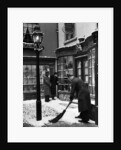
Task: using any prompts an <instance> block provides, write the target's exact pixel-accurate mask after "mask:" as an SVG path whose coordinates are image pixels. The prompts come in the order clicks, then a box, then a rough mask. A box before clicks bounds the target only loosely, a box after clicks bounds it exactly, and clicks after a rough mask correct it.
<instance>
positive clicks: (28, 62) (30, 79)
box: [23, 56, 55, 100]
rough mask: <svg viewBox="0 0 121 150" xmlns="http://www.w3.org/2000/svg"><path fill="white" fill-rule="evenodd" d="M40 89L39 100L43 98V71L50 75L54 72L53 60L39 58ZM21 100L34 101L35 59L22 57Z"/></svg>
mask: <svg viewBox="0 0 121 150" xmlns="http://www.w3.org/2000/svg"><path fill="white" fill-rule="evenodd" d="M39 68H40V69H39V70H40V89H41V92H40V93H41V98H44V87H43V77H44V75H45V71H49V72H50V75H52V74H53V73H54V71H55V58H42V57H40V65H39ZM23 99H24V100H30V99H36V57H35V56H24V57H23Z"/></svg>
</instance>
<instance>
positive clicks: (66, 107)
mask: <svg viewBox="0 0 121 150" xmlns="http://www.w3.org/2000/svg"><path fill="white" fill-rule="evenodd" d="M71 103H72V102H69V104H68V105H67V106H66V108H65V110H66V109H67V108H68V107H69V105H70V104H71Z"/></svg>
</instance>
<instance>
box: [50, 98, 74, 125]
mask: <svg viewBox="0 0 121 150" xmlns="http://www.w3.org/2000/svg"><path fill="white" fill-rule="evenodd" d="M71 103H72V102H71V101H70V102H69V104H68V105H67V106H66V108H65V109H64V110H63V112H62V113H60V114H59V115H58V116H56V117H55V118H54V119H51V120H49V122H51V123H56V122H58V120H60V119H61V118H62V117H63V115H64V114H65V112H66V109H67V108H68V107H69V105H70V104H71Z"/></svg>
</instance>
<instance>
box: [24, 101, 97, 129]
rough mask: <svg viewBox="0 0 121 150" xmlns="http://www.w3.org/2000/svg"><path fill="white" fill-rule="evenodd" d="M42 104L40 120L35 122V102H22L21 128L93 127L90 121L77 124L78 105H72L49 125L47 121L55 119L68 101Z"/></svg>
mask: <svg viewBox="0 0 121 150" xmlns="http://www.w3.org/2000/svg"><path fill="white" fill-rule="evenodd" d="M41 102H42V120H41V121H37V120H36V100H28V101H23V126H25V127H26V126H27V124H28V127H31V126H34V127H78V126H79V127H80V126H81V127H82V126H84V127H86V126H88V127H95V126H96V125H95V123H94V121H92V120H90V121H89V123H88V124H85V123H82V122H79V121H80V120H79V119H76V118H75V116H77V115H78V105H77V104H76V103H72V104H71V105H70V106H69V107H68V109H67V110H66V113H65V114H64V116H63V117H62V118H61V119H60V120H59V121H58V122H57V123H50V122H49V120H51V119H53V118H55V117H56V116H57V115H58V114H59V113H61V112H62V111H63V110H64V109H65V108H66V106H67V105H68V103H69V102H68V101H61V100H59V99H56V100H51V101H50V102H45V101H44V99H42V100H41Z"/></svg>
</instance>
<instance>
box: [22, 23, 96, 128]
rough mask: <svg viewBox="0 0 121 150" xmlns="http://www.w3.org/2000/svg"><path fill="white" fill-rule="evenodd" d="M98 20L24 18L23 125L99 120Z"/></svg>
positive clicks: (92, 124) (82, 123) (93, 123)
mask: <svg viewBox="0 0 121 150" xmlns="http://www.w3.org/2000/svg"><path fill="white" fill-rule="evenodd" d="M97 54H98V23H90V22H87V23H84V22H79V23H23V127H97V126H98V95H97V94H98V55H97Z"/></svg>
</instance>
